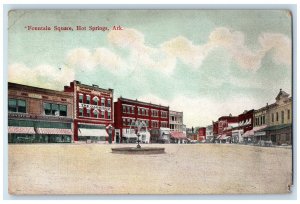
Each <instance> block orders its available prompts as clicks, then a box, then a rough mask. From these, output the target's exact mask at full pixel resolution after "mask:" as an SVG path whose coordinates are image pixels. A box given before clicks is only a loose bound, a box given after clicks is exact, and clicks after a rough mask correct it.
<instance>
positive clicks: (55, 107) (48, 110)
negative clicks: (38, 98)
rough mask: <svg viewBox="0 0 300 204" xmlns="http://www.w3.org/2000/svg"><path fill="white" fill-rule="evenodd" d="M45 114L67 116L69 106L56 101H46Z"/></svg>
mask: <svg viewBox="0 0 300 204" xmlns="http://www.w3.org/2000/svg"><path fill="white" fill-rule="evenodd" d="M44 112H45V115H55V116H67V106H66V105H59V104H54V103H44Z"/></svg>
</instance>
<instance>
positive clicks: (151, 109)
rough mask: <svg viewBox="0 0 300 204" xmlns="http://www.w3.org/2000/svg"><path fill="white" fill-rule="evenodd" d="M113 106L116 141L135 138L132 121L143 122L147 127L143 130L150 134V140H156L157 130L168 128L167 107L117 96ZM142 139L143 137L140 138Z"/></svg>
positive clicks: (145, 133)
mask: <svg viewBox="0 0 300 204" xmlns="http://www.w3.org/2000/svg"><path fill="white" fill-rule="evenodd" d="M114 108H115V114H114V117H115V138H116V142H117V143H118V142H128V141H129V140H130V139H132V140H136V132H135V131H134V128H133V126H132V124H133V122H135V121H137V120H138V121H140V122H143V123H144V124H145V125H146V127H147V128H145V129H144V130H143V132H144V135H142V137H147V136H148V134H150V135H151V139H150V140H151V142H158V137H159V130H160V129H161V128H164V129H165V130H166V131H168V130H169V107H168V106H162V105H157V104H152V103H146V102H142V101H138V100H132V99H126V98H122V97H120V98H118V101H117V102H115V103H114ZM142 141H144V139H143V138H142Z"/></svg>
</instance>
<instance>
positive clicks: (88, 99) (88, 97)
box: [86, 95, 91, 104]
mask: <svg viewBox="0 0 300 204" xmlns="http://www.w3.org/2000/svg"><path fill="white" fill-rule="evenodd" d="M90 102H91V96H89V95H87V96H86V104H90Z"/></svg>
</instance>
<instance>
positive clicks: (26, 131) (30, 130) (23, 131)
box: [8, 126, 35, 134]
mask: <svg viewBox="0 0 300 204" xmlns="http://www.w3.org/2000/svg"><path fill="white" fill-rule="evenodd" d="M8 133H13V134H35V131H34V128H33V127H15V126H9V127H8Z"/></svg>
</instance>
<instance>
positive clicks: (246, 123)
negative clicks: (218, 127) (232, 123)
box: [232, 109, 254, 143]
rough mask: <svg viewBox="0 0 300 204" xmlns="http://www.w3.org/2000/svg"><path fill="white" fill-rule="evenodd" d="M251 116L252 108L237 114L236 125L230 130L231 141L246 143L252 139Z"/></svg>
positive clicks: (252, 114)
mask: <svg viewBox="0 0 300 204" xmlns="http://www.w3.org/2000/svg"><path fill="white" fill-rule="evenodd" d="M253 116H254V109H252V110H249V111H248V110H245V111H244V112H243V113H242V114H240V115H238V126H237V127H235V128H233V130H232V142H233V143H248V142H250V141H252V140H253V136H254V132H253V125H254V122H253Z"/></svg>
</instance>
